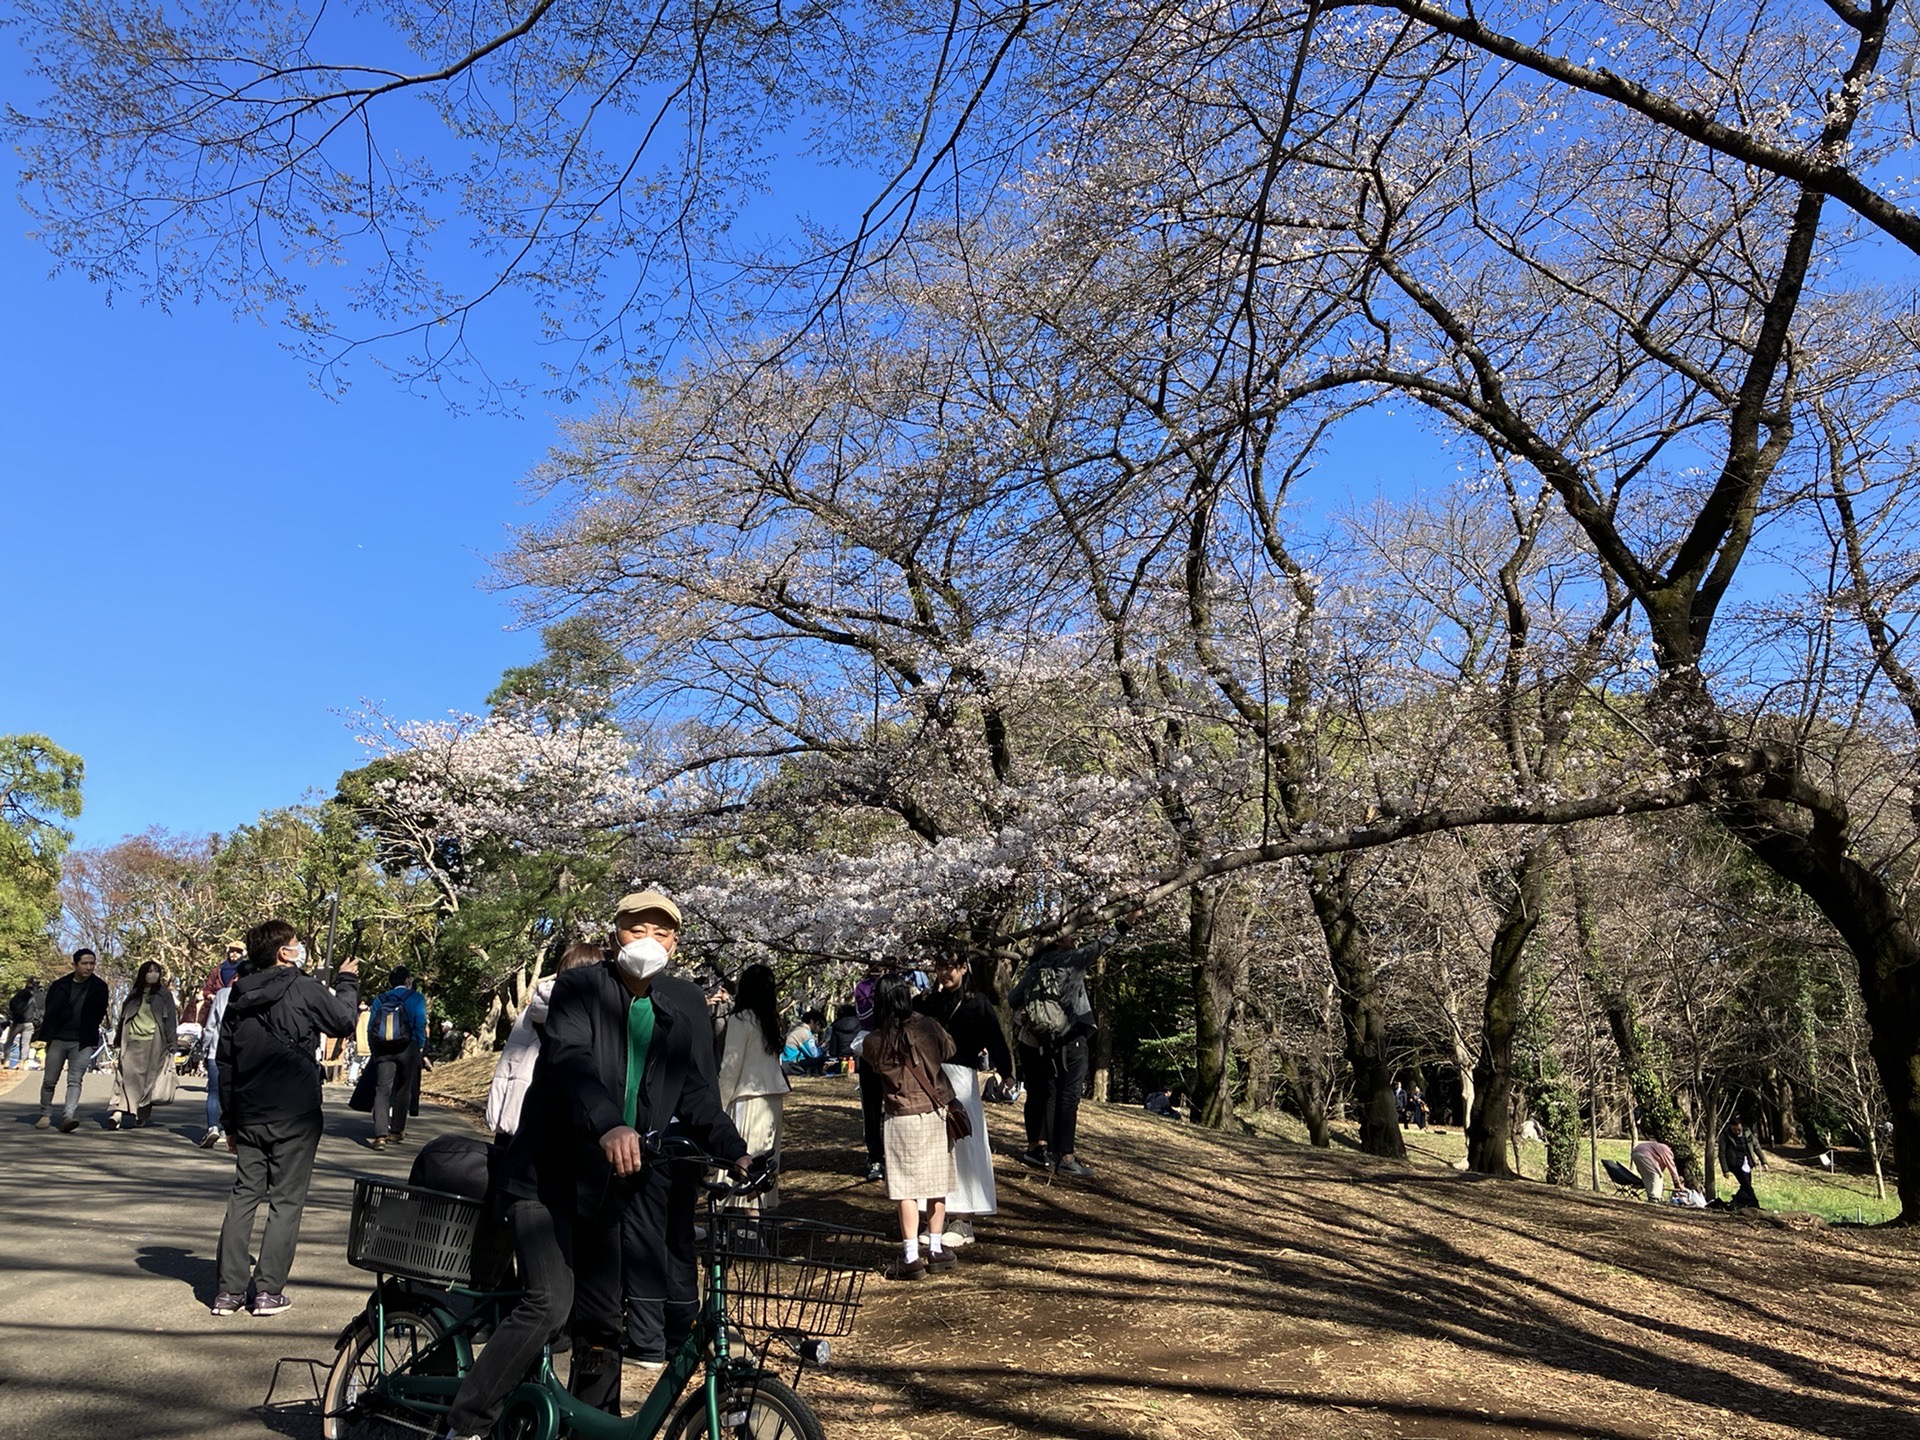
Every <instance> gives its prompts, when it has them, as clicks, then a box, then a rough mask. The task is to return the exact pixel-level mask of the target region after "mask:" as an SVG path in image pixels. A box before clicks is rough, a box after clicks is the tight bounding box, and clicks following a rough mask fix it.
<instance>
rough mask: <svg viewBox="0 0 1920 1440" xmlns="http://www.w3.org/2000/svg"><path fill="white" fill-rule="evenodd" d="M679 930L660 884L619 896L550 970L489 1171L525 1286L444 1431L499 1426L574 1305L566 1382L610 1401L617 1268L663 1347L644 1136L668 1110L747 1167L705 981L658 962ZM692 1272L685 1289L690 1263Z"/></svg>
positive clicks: (702, 1143)
mask: <svg viewBox="0 0 1920 1440" xmlns="http://www.w3.org/2000/svg"><path fill="white" fill-rule="evenodd" d="M679 937H680V908H679V907H678V906H677V905H675V904H674V903H673V901H672V900H670V899H669V898H668V897H667V896H665V895H663V894H661V893H660V892H659V891H657V890H643V891H639V892H637V893H635V894H632V895H628V896H627V897H625V898H624V899H623V900H621V902H620V904H619V906H618V907H617V908H616V911H615V916H614V948H615V954H614V957H613V958H612V959H611V960H607V961H604V962H602V963H600V964H598V965H582V966H580V967H579V968H577V969H573V970H568V971H565V972H564V973H562V974H561V975H560V976H559V977H558V978H557V979H556V980H555V981H554V984H553V994H552V998H551V999H550V1000H549V1002H548V1006H547V1025H546V1033H545V1036H544V1037H543V1039H542V1040H541V1044H540V1058H539V1060H538V1061H537V1062H536V1063H535V1066H534V1072H533V1083H532V1085H530V1086H529V1087H528V1089H527V1097H526V1101H525V1103H524V1105H523V1106H522V1108H521V1120H520V1127H519V1129H518V1130H517V1131H515V1133H514V1137H513V1141H512V1143H511V1145H510V1146H509V1147H508V1149H507V1153H506V1155H505V1157H504V1158H503V1159H502V1161H501V1163H500V1167H499V1173H498V1175H497V1177H496V1181H495V1190H496V1193H497V1194H498V1196H499V1197H500V1200H501V1202H502V1203H503V1205H504V1209H505V1218H506V1221H507V1224H508V1226H509V1227H510V1228H511V1230H512V1232H513V1237H514V1245H515V1248H516V1250H517V1252H518V1255H519V1259H520V1273H521V1276H522V1279H523V1281H524V1283H525V1286H526V1291H525V1294H524V1296H523V1298H522V1299H521V1300H520V1302H519V1303H518V1304H517V1305H516V1306H515V1307H514V1309H513V1311H512V1312H511V1313H510V1314H509V1315H508V1316H507V1317H506V1319H505V1320H503V1321H502V1322H501V1324H500V1326H499V1328H498V1329H496V1330H495V1331H494V1333H493V1337H492V1338H491V1339H490V1340H489V1341H488V1342H487V1344H486V1346H485V1348H484V1349H482V1350H481V1352H480V1357H479V1359H478V1360H477V1361H476V1362H475V1363H474V1366H473V1369H472V1370H470V1371H469V1372H468V1373H467V1378H466V1379H465V1380H464V1381H462V1382H461V1385H460V1391H459V1393H458V1394H457V1395H456V1396H455V1397H454V1402H453V1408H452V1410H451V1412H450V1413H449V1414H448V1416H447V1432H446V1433H447V1435H448V1436H449V1437H453V1440H466V1437H473V1436H484V1435H488V1434H490V1433H491V1432H492V1429H493V1425H494V1422H495V1421H496V1420H498V1419H499V1417H500V1410H501V1406H502V1405H503V1404H504V1403H505V1400H506V1397H507V1396H508V1395H509V1394H511V1393H512V1391H513V1388H514V1387H515V1386H516V1385H518V1384H519V1383H520V1381H521V1379H522V1378H523V1377H524V1376H525V1374H526V1373H527V1370H528V1368H529V1367H530V1366H531V1365H532V1364H533V1363H534V1362H535V1361H537V1360H538V1359H539V1358H540V1352H541V1349H542V1347H544V1346H546V1345H548V1344H551V1343H552V1341H553V1339H554V1338H555V1337H556V1336H557V1335H558V1334H559V1333H560V1331H561V1329H562V1328H563V1327H565V1326H566V1325H567V1324H568V1320H569V1316H571V1321H572V1331H573V1368H572V1374H571V1376H570V1377H569V1379H568V1388H569V1389H570V1390H572V1391H573V1393H574V1395H575V1397H576V1398H578V1399H580V1400H582V1401H584V1402H585V1403H587V1404H589V1405H594V1406H597V1407H599V1408H600V1409H603V1410H606V1411H607V1412H609V1413H610V1414H618V1413H619V1410H620V1351H621V1329H622V1326H621V1309H622V1284H621V1281H622V1273H623V1269H624V1271H625V1278H626V1282H627V1283H626V1286H625V1291H626V1296H627V1306H628V1309H629V1325H628V1333H629V1335H631V1334H632V1333H633V1323H634V1322H633V1320H632V1316H633V1315H634V1314H636V1313H639V1314H641V1315H642V1318H641V1320H640V1322H639V1323H640V1325H641V1334H642V1335H651V1336H652V1337H654V1338H655V1343H657V1344H659V1345H660V1346H661V1348H660V1349H659V1351H658V1352H657V1353H654V1354H649V1353H648V1351H647V1349H646V1348H643V1347H636V1348H639V1349H640V1353H641V1356H642V1358H643V1359H658V1358H660V1357H661V1356H664V1354H665V1349H664V1339H662V1338H660V1337H662V1336H663V1334H664V1329H663V1320H664V1315H665V1309H666V1299H667V1297H668V1294H669V1293H670V1291H671V1292H673V1293H675V1294H676V1295H677V1290H678V1287H677V1285H674V1284H672V1283H671V1281H672V1279H673V1277H672V1276H671V1275H670V1273H669V1272H670V1271H671V1270H672V1269H673V1268H674V1266H673V1263H672V1259H671V1257H669V1256H668V1254H667V1247H666V1240H665V1236H664V1233H663V1231H664V1229H665V1216H666V1210H667V1203H666V1202H667V1196H668V1194H669V1191H670V1187H671V1178H670V1173H669V1167H666V1166H663V1165H658V1164H654V1163H651V1162H648V1161H647V1160H646V1159H645V1157H644V1156H643V1153H642V1137H643V1136H647V1135H650V1134H652V1135H663V1134H665V1132H666V1130H667V1128H668V1126H669V1125H673V1124H675V1122H676V1121H677V1122H678V1125H677V1128H678V1129H679V1131H680V1132H681V1133H684V1134H685V1135H687V1136H688V1138H689V1139H691V1140H692V1142H693V1143H694V1144H695V1145H698V1146H699V1147H700V1148H701V1149H703V1150H704V1151H706V1152H707V1153H708V1154H711V1155H715V1156H717V1157H719V1158H721V1159H723V1160H727V1161H730V1162H734V1163H735V1164H736V1166H737V1168H738V1169H740V1170H741V1171H744V1170H745V1168H746V1148H747V1147H746V1145H745V1144H744V1143H743V1142H742V1141H741V1139H740V1136H739V1133H738V1132H737V1131H735V1129H734V1128H733V1122H732V1121H730V1120H729V1119H728V1118H727V1115H726V1112H725V1111H724V1110H722V1109H721V1108H720V1091H719V1087H718V1085H717V1084H716V1082H715V1079H714V1070H713V1046H712V1043H711V1031H710V1029H709V1026H708V1022H707V1010H706V1003H705V1000H704V999H703V997H702V996H701V994H700V990H699V987H697V986H695V985H693V984H692V983H690V982H688V981H686V980H681V979H677V978H675V977H673V976H669V975H665V974H663V973H661V972H663V971H664V970H665V969H666V966H667V961H668V958H669V957H670V955H671V954H672V952H673V950H674V949H675V948H676V947H677V946H678V944H679ZM628 1215H635V1216H637V1217H638V1219H637V1220H635V1221H633V1222H627V1221H626V1217H627V1216H628ZM623 1228H624V1229H625V1230H626V1231H627V1232H628V1235H627V1242H626V1244H625V1246H624V1249H625V1258H624V1265H623V1257H622V1250H623V1237H622V1231H623ZM689 1258H690V1257H689ZM687 1280H688V1292H689V1294H690V1293H691V1282H692V1275H691V1273H690V1272H689V1274H688V1276H687ZM636 1296H637V1297H638V1298H637V1300H636V1298H635V1297H636ZM649 1314H650V1315H651V1316H652V1321H651V1328H650V1329H649V1327H648V1322H647V1319H646V1318H645V1317H646V1315H649ZM689 1318H690V1316H689Z"/></svg>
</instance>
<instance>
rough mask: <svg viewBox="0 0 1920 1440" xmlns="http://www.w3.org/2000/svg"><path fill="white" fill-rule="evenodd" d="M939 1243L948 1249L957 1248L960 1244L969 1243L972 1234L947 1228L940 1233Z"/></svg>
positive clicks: (970, 1242)
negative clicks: (944, 1231) (947, 1229)
mask: <svg viewBox="0 0 1920 1440" xmlns="http://www.w3.org/2000/svg"><path fill="white" fill-rule="evenodd" d="M940 1243H941V1244H942V1245H944V1246H946V1247H947V1249H949V1250H958V1249H959V1248H960V1247H961V1246H962V1245H971V1244H972V1243H973V1236H972V1235H970V1234H968V1233H967V1232H966V1231H963V1230H949V1231H947V1232H946V1233H944V1234H943V1235H941V1237H940Z"/></svg>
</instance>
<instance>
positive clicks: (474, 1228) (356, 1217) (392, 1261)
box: [347, 1178, 486, 1285]
mask: <svg viewBox="0 0 1920 1440" xmlns="http://www.w3.org/2000/svg"><path fill="white" fill-rule="evenodd" d="M485 1214H486V1207H485V1206H484V1205H482V1204H481V1203H480V1202H479V1201H478V1200H469V1199H467V1198H466V1197H465V1196H464V1195H449V1194H448V1193H447V1192H446V1191H444V1190H426V1189H423V1188H421V1187H420V1186H417V1185H396V1184H392V1183H390V1182H388V1181H385V1180H369V1179H365V1178H362V1179H358V1180H355V1181H354V1182H353V1219H352V1221H351V1223H350V1224H349V1226H348V1229H347V1263H348V1264H350V1265H357V1266H359V1267H360V1268H361V1269H362V1270H376V1271H379V1272H380V1273H381V1274H385V1275H403V1276H405V1277H406V1278H407V1279H409V1280H420V1281H424V1282H426V1283H427V1284H429V1285H465V1284H468V1283H469V1282H470V1279H471V1277H472V1275H473V1244H474V1238H475V1236H477V1235H478V1234H479V1231H480V1222H481V1220H482V1218H483V1217H484V1216H485Z"/></svg>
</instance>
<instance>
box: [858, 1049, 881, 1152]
mask: <svg viewBox="0 0 1920 1440" xmlns="http://www.w3.org/2000/svg"><path fill="white" fill-rule="evenodd" d="M854 1067H855V1069H856V1070H857V1071H858V1072H859V1076H860V1129H861V1132H862V1134H863V1136H864V1138H865V1139H866V1142H867V1163H868V1164H870V1165H880V1164H884V1163H885V1162H886V1158H887V1145H886V1140H885V1139H884V1138H883V1137H884V1135H885V1131H884V1130H883V1129H882V1128H881V1127H882V1124H883V1121H884V1118H885V1117H884V1116H882V1114H881V1113H880V1105H881V1101H882V1098H883V1095H884V1092H883V1091H882V1090H881V1088H880V1072H879V1071H878V1070H875V1069H874V1068H873V1067H872V1066H871V1065H869V1064H867V1062H866V1061H864V1060H856V1061H855V1062H854Z"/></svg>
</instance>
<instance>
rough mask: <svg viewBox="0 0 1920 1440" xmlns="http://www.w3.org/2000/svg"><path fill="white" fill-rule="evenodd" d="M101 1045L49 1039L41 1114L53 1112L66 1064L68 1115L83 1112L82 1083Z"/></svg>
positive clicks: (70, 1116) (41, 1091)
mask: <svg viewBox="0 0 1920 1440" xmlns="http://www.w3.org/2000/svg"><path fill="white" fill-rule="evenodd" d="M99 1049H100V1047H99V1046H98V1045H82V1044H81V1043H80V1042H79V1041H78V1040H49V1041H47V1068H46V1069H45V1070H43V1071H41V1072H40V1113H41V1114H42V1115H51V1114H52V1113H53V1089H54V1086H55V1085H56V1084H57V1083H58V1082H59V1079H60V1067H61V1066H62V1065H64V1066H66V1067H67V1106H66V1118H67V1119H69V1120H71V1119H73V1117H74V1116H75V1115H77V1114H79V1113H80V1086H81V1084H82V1082H84V1081H85V1080H86V1078H87V1071H89V1070H91V1069H92V1068H93V1057H94V1054H95V1053H96V1052H97V1051H98V1050H99Z"/></svg>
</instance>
